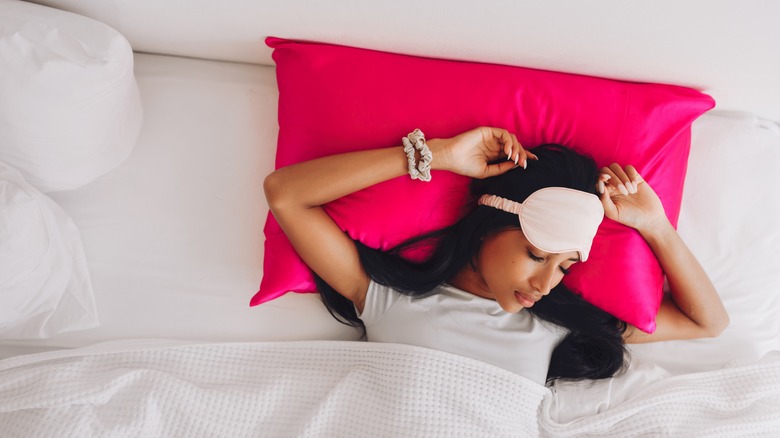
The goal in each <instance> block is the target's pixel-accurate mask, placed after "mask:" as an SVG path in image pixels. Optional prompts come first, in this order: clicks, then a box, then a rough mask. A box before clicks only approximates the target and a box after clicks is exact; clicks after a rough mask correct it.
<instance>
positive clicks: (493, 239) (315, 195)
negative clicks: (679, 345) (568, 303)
mask: <svg viewBox="0 0 780 438" xmlns="http://www.w3.org/2000/svg"><path fill="white" fill-rule="evenodd" d="M427 143H428V146H429V147H430V149H431V151H432V153H433V157H434V159H433V161H432V162H431V165H432V169H434V170H447V171H450V172H455V173H457V174H460V175H464V176H468V177H471V178H487V177H490V176H495V175H498V174H501V173H504V172H507V171H509V170H510V169H512V168H514V167H517V166H520V167H525V163H526V160H528V159H536V157H535V156H534V155H533V154H532V153H530V152H528V151H526V150H525V149H524V148H523V147H522V146H521V145H520V143H519V142H518V141H517V137H516V136H515V135H514V134H511V133H510V132H508V131H506V130H504V129H499V128H490V127H481V128H477V129H473V130H471V131H468V132H465V133H463V134H460V135H458V136H456V137H453V138H449V139H431V140H428V142H427ZM418 159H419V157H418ZM406 173H407V160H406V154H405V153H404V151H403V147H401V146H397V147H392V148H385V149H374V150H367V151H360V152H351V153H347V154H341V155H334V156H329V157H323V158H319V159H316V160H311V161H307V162H304V163H299V164H296V165H292V166H288V167H285V168H282V169H279V170H277V171H275V172H273V173H272V174H270V175H269V176H268V177H267V178H266V180H265V183H264V189H265V194H266V198H267V200H268V204H269V206H270V208H271V211H272V212H273V214H274V217H275V218H276V219H277V221H278V222H279V225H280V226H281V227H282V229H283V230H284V232H285V234H286V235H287V237H288V238H289V240H290V242H291V243H292V244H293V246H294V248H295V250H296V251H297V252H298V254H299V255H300V256H301V258H302V259H303V260H304V262H306V264H307V265H308V266H309V267H310V268H312V269H313V270H314V271H315V272H317V274H318V275H319V276H320V277H321V278H322V279H323V280H325V281H326V282H327V283H328V284H330V286H331V287H333V289H335V290H336V291H337V292H339V293H340V294H341V295H343V296H344V297H346V298H347V299H349V300H351V301H352V302H353V303H354V304H355V306H356V307H357V308H358V309H359V310H362V308H363V304H364V302H365V296H366V291H367V289H368V284H369V278H368V276H367V274H366V273H365V271H364V270H363V267H362V266H361V264H360V261H359V258H358V255H357V249H356V248H355V245H354V243H353V242H352V240H351V239H350V238H349V237H348V236H347V235H346V234H345V233H343V232H342V231H341V229H339V227H338V226H337V225H336V224H335V222H333V220H332V219H331V218H330V216H328V215H327V213H325V211H324V210H323V209H322V205H324V204H326V203H328V202H330V201H333V200H335V199H338V198H340V197H342V196H345V195H347V194H350V193H353V192H355V191H358V190H361V189H363V188H365V187H368V186H371V185H374V184H377V183H379V182H382V181H386V180H389V179H392V178H396V177H398V176H401V175H405V174H406ZM323 181H327V184H323V183H322V182H323ZM597 188H598V190H599V192H600V193H602V195H601V201H602V205H603V206H604V211H605V215H606V217H608V218H610V219H612V220H615V221H617V222H619V223H621V224H624V225H626V226H629V227H632V228H635V229H636V230H638V231H639V233H640V234H641V235H642V236H643V237H644V238H645V240H646V241H647V242H648V244H649V246H650V247H651V248H652V250H653V252H654V253H655V255H656V257H657V258H658V260H659V262H660V264H661V267H662V269H663V270H664V272H665V274H666V276H667V279H668V281H669V285H670V288H671V293H670V294H669V296H667V297H666V298H665V299H664V301H663V303H662V305H661V309H660V311H659V314H658V317H657V318H656V324H657V327H658V328H657V330H656V332H655V333H653V334H646V333H643V332H641V331H639V330H637V329H636V328H635V327H632V326H629V328H628V330H627V331H626V334H625V336H624V337H625V339H626V342H651V341H663V340H672V339H691V338H699V337H710V336H717V335H718V334H719V333H720V332H722V331H723V330H724V329H725V327H726V326H727V325H728V323H729V319H728V314H727V313H726V310H725V308H724V307H723V304H722V302H721V300H720V298H719V297H718V294H717V291H716V290H715V288H714V286H713V285H712V282H711V281H710V280H709V278H708V276H707V274H706V273H705V272H704V270H703V269H702V267H701V265H700V264H699V263H698V261H697V260H696V258H695V257H694V256H693V254H692V253H691V252H690V250H689V249H688V248H687V246H686V245H685V244H684V243H683V241H682V240H681V239H680V237H679V235H678V234H677V232H676V230H675V229H674V228H673V227H672V225H671V224H670V223H669V221H668V219H667V218H666V215H665V214H664V211H663V206H662V204H661V202H660V200H659V199H658V196H657V195H656V194H655V192H654V191H653V190H652V188H650V186H649V185H648V184H647V183H646V182H644V180H643V179H642V177H641V176H640V175H639V174H638V173H637V171H636V169H634V168H633V167H632V166H630V165H627V166H625V167H623V166H621V165H619V164H617V163H615V164H612V165H611V166H609V167H605V168H603V169H601V175H600V178H599V181H598V183H597ZM570 258H576V253H564V254H548V253H544V252H543V251H541V250H539V249H538V248H535V247H533V246H532V245H530V244H529V243H528V241H527V240H525V237H524V236H523V234H522V232H521V231H520V230H519V229H508V230H503V231H500V232H498V233H496V234H495V235H493V236H490V237H489V238H487V239H485V241H484V242H483V246H482V248H481V250H480V253H479V256H478V258H477V260H476V261H475V264H476V269H473V268H471V267H470V266H467V267H465V268H463V270H461V272H459V273H458V274H457V275H456V276H455V277H454V278H452V279H451V281H450V283H451V284H452V285H453V286H455V287H458V288H460V289H462V290H464V291H467V292H470V293H472V294H475V295H478V296H481V297H484V298H486V299H494V300H496V301H498V303H499V304H500V305H501V307H502V308H503V309H504V310H505V311H507V312H518V311H520V310H522V307H527V306H529V305H532V304H531V303H532V302H533V301H535V300H537V299H539V298H541V297H543V296H544V295H545V294H546V293H548V292H549V290H550V289H551V288H552V286H554V285H556V284H557V283H558V282H560V281H561V279H562V277H563V272H562V270H561V268H563V269H567V268H569V267H570V266H571V264H573V263H574V261H572V260H569V259H570ZM515 292H519V295H516V294H515Z"/></svg>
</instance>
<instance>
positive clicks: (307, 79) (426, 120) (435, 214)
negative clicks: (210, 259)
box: [250, 37, 715, 332]
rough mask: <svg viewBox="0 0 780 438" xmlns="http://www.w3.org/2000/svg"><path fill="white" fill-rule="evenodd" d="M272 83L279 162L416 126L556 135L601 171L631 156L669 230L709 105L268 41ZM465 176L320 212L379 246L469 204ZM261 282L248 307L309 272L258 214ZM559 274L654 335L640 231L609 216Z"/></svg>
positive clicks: (576, 78)
mask: <svg viewBox="0 0 780 438" xmlns="http://www.w3.org/2000/svg"><path fill="white" fill-rule="evenodd" d="M266 44H267V45H268V46H269V47H271V48H273V49H274V52H273V59H274V61H275V62H276V75H277V81H278V85H279V139H278V145H277V155H276V167H277V168H279V167H283V166H287V165H290V164H293V163H297V162H301V161H305V160H309V159H312V158H316V157H321V156H325V155H332V154H338V153H343V152H348V151H355V150H363V149H371V148H380V147H390V146H398V145H400V144H401V137H402V136H404V135H406V134H407V133H409V132H411V131H412V130H414V129H415V128H420V129H421V130H422V131H423V132H424V133H425V135H426V137H427V138H443V137H451V136H454V135H457V134H459V133H461V132H464V131H467V130H469V129H472V128H475V127H478V126H496V127H501V128H505V129H508V130H510V131H511V132H514V133H515V134H516V135H517V137H518V139H519V140H520V142H521V143H522V144H523V145H524V146H525V147H526V148H532V147H534V146H538V145H540V144H544V143H559V144H563V145H567V146H570V147H573V148H575V149H577V150H579V151H581V152H584V153H587V154H589V155H591V156H592V157H593V158H594V159H595V160H596V162H597V164H598V165H599V166H605V165H608V164H610V163H613V162H618V163H621V164H633V165H634V166H635V167H636V168H637V169H638V171H639V172H640V173H641V174H642V176H643V177H644V178H645V180H646V181H647V182H648V183H649V184H650V185H651V186H652V187H653V188H654V189H655V190H656V192H657V193H658V195H659V197H660V198H661V200H662V202H663V204H664V207H665V209H666V213H667V215H668V216H669V219H670V220H671V221H672V223H673V224H676V223H677V217H678V214H679V211H680V200H681V196H682V188H683V180H684V177H685V172H686V167H687V159H688V150H689V146H690V125H691V123H692V122H693V121H694V120H695V119H696V118H697V117H698V116H700V115H701V114H703V113H704V112H705V111H707V110H709V109H710V108H712V107H713V106H714V104H715V102H714V101H713V99H712V98H711V97H709V96H707V95H705V94H702V93H700V92H698V91H696V90H692V89H689V88H683V87H678V86H671V85H661V84H640V83H631V82H622V81H616V80H608V79H602V78H595V77H588V76H580V75H573V74H565V73H557V72H549V71H541V70H533V69H527V68H520V67H509V66H502V65H493V64H481V63H472V62H459V61H448V60H439V59H429V58H420V57H413V56H405V55H397V54H390V53H384V52H377V51H372V50H364V49H357V48H350V47H343V46H335V45H329V44H319V43H309V42H300V41H291V40H285V39H279V38H273V37H271V38H267V39H266ZM468 183H469V180H468V179H467V178H464V177H461V176H458V175H454V174H451V173H448V172H436V171H435V172H433V181H432V182H430V183H422V182H419V181H412V180H411V179H410V178H409V177H401V178H397V179H394V180H391V181H387V182H385V183H382V184H378V185H376V186H373V187H370V188H367V189H365V190H362V191H360V192H357V193H354V194H352V195H349V196H346V197H344V198H341V199H338V200H336V201H334V202H332V203H330V204H328V205H327V206H325V208H326V210H327V212H328V213H329V214H330V215H331V216H332V217H333V219H334V220H335V221H336V223H337V224H338V225H339V226H340V227H341V228H342V229H343V230H345V231H346V232H347V233H349V235H350V236H351V237H352V238H354V239H359V240H360V241H362V242H363V243H365V244H367V245H369V246H372V247H377V248H383V249H387V248H390V247H392V246H394V245H396V244H398V243H399V242H401V241H403V240H404V239H407V238H409V237H411V236H414V235H417V234H420V233H425V232H427V231H431V230H435V229H439V228H442V227H444V226H447V225H450V224H452V223H453V222H455V221H456V220H457V219H458V218H459V217H460V216H461V214H462V213H463V212H464V211H466V209H467V208H468V207H469V206H468V205H467V202H468V198H469V197H468ZM264 232H265V237H266V240H265V261H264V265H263V280H262V283H261V285H260V290H259V292H257V293H256V294H255V295H254V297H253V298H252V300H251V302H250V305H252V306H254V305H258V304H261V303H263V302H266V301H269V300H272V299H274V298H277V297H279V296H281V295H283V294H285V293H287V292H288V291H295V292H315V287H314V281H313V277H312V275H311V272H310V271H309V269H308V268H307V266H306V265H305V264H304V263H303V261H302V260H301V259H300V258H299V257H298V256H297V254H296V253H295V250H294V249H293V248H292V246H291V244H290V242H289V241H288V240H287V238H286V237H285V236H284V233H283V232H282V230H281V229H280V228H279V225H278V224H277V223H276V220H275V219H274V218H273V216H272V215H271V214H270V213H269V215H268V220H267V222H266V225H265V229H264ZM565 282H566V284H567V286H569V287H570V288H571V289H573V290H575V291H577V292H579V293H581V294H582V296H583V297H584V298H585V299H586V300H588V301H589V302H591V303H593V304H594V305H596V306H598V307H600V308H602V309H604V310H606V311H607V312H610V313H611V314H613V315H615V316H616V317H618V318H620V319H622V320H624V321H626V322H628V323H631V324H633V325H635V326H637V327H638V328H640V329H641V330H644V331H646V332H653V331H654V330H655V315H656V314H657V313H658V308H659V305H660V302H661V298H662V295H663V292H662V286H663V274H662V271H661V268H660V266H659V264H658V261H657V260H656V258H655V256H654V255H653V253H652V251H651V250H650V248H649V247H648V246H647V244H646V243H645V242H644V240H643V239H642V237H641V236H639V234H638V233H637V232H635V231H634V230H632V229H629V228H627V227H624V226H621V225H619V224H617V223H614V222H611V221H609V220H606V219H605V221H604V223H602V225H601V227H600V228H599V231H598V234H597V235H596V239H595V241H594V243H593V249H592V251H591V254H590V258H589V260H588V261H587V262H586V263H580V264H577V265H575V267H574V269H572V272H571V274H569V275H568V276H567V277H566V279H565Z"/></svg>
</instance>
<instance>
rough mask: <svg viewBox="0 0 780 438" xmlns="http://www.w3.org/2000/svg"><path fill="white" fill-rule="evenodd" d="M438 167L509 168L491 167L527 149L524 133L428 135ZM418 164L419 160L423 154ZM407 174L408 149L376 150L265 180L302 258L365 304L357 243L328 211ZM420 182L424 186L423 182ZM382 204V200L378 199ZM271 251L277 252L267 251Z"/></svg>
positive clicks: (484, 172) (477, 172)
mask: <svg viewBox="0 0 780 438" xmlns="http://www.w3.org/2000/svg"><path fill="white" fill-rule="evenodd" d="M428 146H429V147H430V149H431V152H432V153H433V160H432V162H431V167H432V169H440V170H450V171H454V172H457V173H460V174H462V175H466V176H472V177H477V178H484V177H488V176H493V175H497V174H499V173H503V172H506V171H507V170H509V169H511V168H512V167H514V166H515V163H514V162H510V161H503V162H501V163H499V164H490V162H491V161H493V160H496V159H498V158H499V155H503V156H504V157H507V155H508V154H509V153H510V149H511V156H512V158H513V159H516V160H518V162H521V163H522V162H523V161H524V160H525V159H526V157H531V156H532V154H527V153H526V152H525V151H524V150H523V148H522V147H521V146H520V144H519V143H518V142H517V138H515V136H514V135H512V134H510V133H509V132H508V131H506V130H503V129H497V128H478V129H475V130H472V131H469V132H466V133H464V134H461V135H459V136H457V137H454V138H451V139H446V140H435V139H434V140H429V141H428ZM418 161H419V157H418ZM407 171H408V167H407V158H406V154H405V153H404V150H403V147H400V146H399V147H392V148H386V149H373V150H367V151H360V152H352V153H346V154H340V155H333V156H329V157H324V158H319V159H316V160H311V161H307V162H304V163H300V164H295V165H292V166H288V167H284V168H282V169H279V170H277V171H275V172H273V173H271V174H270V175H269V176H268V177H266V179H265V182H264V189H265V195H266V199H267V200H268V205H269V207H270V208H271V212H272V213H273V215H274V217H275V218H276V220H277V222H278V223H279V225H280V226H281V228H282V230H284V233H285V235H286V236H287V238H288V239H289V240H290V242H291V243H292V245H293V247H294V248H295V250H296V252H297V253H298V255H300V256H301V258H302V259H303V261H304V262H305V263H306V264H307V265H308V266H309V267H310V268H311V269H312V270H314V272H316V273H317V275H319V276H320V277H321V278H322V279H323V280H325V281H326V282H327V283H328V284H329V285H330V286H331V287H332V288H333V289H334V290H336V291H337V292H339V293H340V294H341V295H343V296H344V297H346V298H347V299H349V300H351V301H352V302H353V303H355V305H356V306H357V308H358V309H362V307H363V302H364V300H365V294H366V290H367V289H368V283H369V278H368V276H367V275H366V273H365V271H364V270H363V268H362V266H361V264H360V260H359V258H358V253H357V249H356V248H355V245H354V242H353V241H352V240H351V239H350V238H349V236H347V235H346V234H345V233H344V232H343V231H341V229H340V228H339V227H338V225H336V223H335V222H334V221H333V220H332V219H331V218H330V216H328V214H327V213H325V211H324V210H323V209H322V205H324V204H327V203H328V202H330V201H333V200H335V199H338V198H340V197H342V196H345V195H348V194H350V193H353V192H356V191H358V190H361V189H364V188H366V187H369V186H371V185H374V184H377V183H380V182H383V181H387V180H389V179H392V178H396V177H399V176H402V175H406V174H407ZM420 184H425V183H424V182H420ZM378 202H381V200H378ZM267 256H272V255H270V254H268V255H267Z"/></svg>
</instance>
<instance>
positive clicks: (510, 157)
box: [506, 146, 512, 161]
mask: <svg viewBox="0 0 780 438" xmlns="http://www.w3.org/2000/svg"><path fill="white" fill-rule="evenodd" d="M511 159H512V146H509V153H508V154H506V160H507V161H509V160H511Z"/></svg>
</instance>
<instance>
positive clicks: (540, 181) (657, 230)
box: [265, 127, 728, 383]
mask: <svg viewBox="0 0 780 438" xmlns="http://www.w3.org/2000/svg"><path fill="white" fill-rule="evenodd" d="M403 143H404V144H405V147H400V146H399V147H395V148H386V149H375V150H367V151H360V152H353V153H347V154H342V155H335V156H329V157H324V158H320V159H316V160H312V161H308V162H304V163H300V164H296V165H293V166H289V167H285V168H282V169H279V170H277V171H275V172H274V173H272V174H271V175H269V176H268V177H267V178H266V180H265V192H266V197H267V199H268V203H269V206H270V208H271V210H272V212H273V214H274V216H275V218H276V219H277V221H278V222H279V224H280V225H281V227H282V229H283V230H284V232H285V234H286V235H287V237H288V238H289V240H290V242H292V244H293V246H294V247H295V249H296V251H297V252H298V254H299V255H300V256H301V258H302V259H303V260H304V261H305V262H306V264H307V265H308V266H309V267H310V268H311V269H312V270H313V271H314V272H315V273H316V274H317V276H318V277H319V279H320V281H319V282H318V285H319V287H320V291H321V293H322V294H323V299H324V301H325V303H326V306H327V307H328V309H329V310H330V311H331V313H332V314H334V316H336V315H338V317H340V319H342V320H345V321H346V322H348V323H350V324H352V325H358V326H360V325H362V326H364V327H365V329H366V335H367V338H368V340H369V341H379V342H399V343H409V344H415V345H421V346H425V347H429V348H436V349H440V350H444V351H450V352H453V353H457V354H461V355H464V356H470V357H473V358H476V359H480V360H483V361H485V362H490V363H493V364H495V365H498V366H501V367H504V368H506V369H509V370H512V371H514V372H516V373H518V374H521V375H524V376H526V377H529V378H530V379H532V380H535V381H537V382H539V383H543V382H544V381H545V380H548V381H549V380H553V379H557V378H565V379H582V378H605V377H611V376H613V375H615V373H617V372H619V371H620V370H621V369H623V366H624V359H623V358H624V342H629V343H631V342H650V341H661V340H671V339H691V338H699V337H710V336H717V335H718V334H719V333H720V332H721V331H722V330H723V329H724V328H725V327H726V326H727V325H728V315H727V313H726V311H725V309H724V307H723V305H722V303H721V301H720V299H719V297H718V295H717V292H716V291H715V288H714V287H713V285H712V283H711V281H710V280H709V278H708V277H707V275H706V273H705V272H704V270H703V269H702V267H701V266H700V265H699V263H698V262H697V261H696V259H695V258H694V256H693V254H692V253H691V252H690V251H689V250H688V248H687V247H686V246H685V244H684V243H683V242H682V241H681V240H680V238H679V236H678V235H677V233H676V231H675V229H674V228H673V227H672V226H671V224H670V223H669V221H668V219H667V218H666V215H665V214H664V210H663V206H662V205H661V202H660V200H659V199H658V197H657V195H656V194H655V192H654V191H653V190H652V189H651V188H650V187H649V186H648V184H647V183H645V182H644V181H643V179H642V177H641V176H640V175H639V174H638V173H637V171H636V170H635V169H634V168H633V167H632V166H630V165H629V166H625V167H621V166H620V165H618V164H613V165H611V166H609V167H608V168H603V169H601V170H600V171H599V170H598V169H597V167H596V166H595V164H594V163H593V161H592V160H590V159H589V158H586V157H583V156H581V155H579V154H576V153H574V152H572V151H571V150H568V149H566V148H563V147H555V146H545V147H540V148H537V149H536V150H535V151H534V153H532V152H529V151H526V150H525V149H523V147H522V146H521V145H520V143H519V142H518V141H517V138H516V137H515V135H513V134H510V133H509V132H508V131H506V130H504V129H498V128H489V127H482V128H477V129H474V130H471V131H468V132H465V133H463V134H461V135H458V136H456V137H453V138H450V139H433V140H430V141H428V142H427V143H426V142H425V139H424V138H423V137H422V134H421V133H420V132H419V131H415V132H414V133H412V134H410V135H409V136H408V137H407V139H404V141H403ZM415 149H417V150H415ZM430 169H438V170H447V171H450V172H455V173H458V174H460V175H464V176H468V177H471V178H475V182H474V184H473V186H472V189H473V192H474V195H475V199H479V206H478V207H477V208H476V209H474V210H473V212H471V213H470V214H468V215H467V216H466V217H464V218H463V219H462V220H461V221H459V222H458V223H456V224H455V225H453V226H452V227H449V228H446V229H444V230H441V231H439V232H435V233H432V234H431V235H428V236H423V237H422V238H418V239H414V240H412V241H409V242H407V243H405V244H402V245H400V246H399V247H398V248H396V249H394V250H393V251H390V252H389V253H382V252H380V251H376V250H372V249H370V248H367V247H365V246H364V245H362V244H360V243H359V242H355V241H353V240H352V239H350V238H349V237H348V236H347V235H346V234H345V233H343V232H342V231H341V229H339V227H338V226H337V225H336V224H335V222H333V220H332V219H331V218H330V217H329V216H328V215H327V214H326V213H325V211H324V210H323V209H322V205H323V204H326V203H328V202H330V201H333V200H335V199H337V198H339V197H342V196H344V195H347V194H350V193H352V192H355V191H358V190H361V189H363V188H365V187H368V186H371V185H373V184H377V183H379V182H382V181H386V180H389V179H392V178H396V177H399V176H401V175H404V174H406V173H407V172H408V173H409V174H410V176H412V177H413V178H417V179H422V180H426V179H427V178H429V170H430ZM323 182H325V183H323ZM420 184H423V183H422V182H421V183H420ZM542 189H546V190H542ZM597 194H598V196H597ZM556 197H557V198H556ZM561 201H562V203H561ZM556 203H557V204H556ZM599 204H600V206H599ZM594 206H595V207H594ZM523 210H525V211H523ZM604 215H606V217H608V218H610V219H612V220H615V221H617V222H619V223H621V224H624V225H627V226H630V227H633V228H635V229H636V230H638V231H639V233H641V235H642V236H643V237H644V238H645V240H646V241H647V243H648V244H649V246H650V247H651V248H652V250H653V251H654V253H655V255H656V257H657V258H658V260H659V262H660V264H661V267H662V268H663V270H664V272H665V274H666V276H667V279H668V282H669V286H670V289H671V294H670V295H669V297H667V298H665V300H664V301H663V303H662V305H661V308H660V311H659V314H658V316H657V319H656V324H657V329H656V331H655V332H654V333H653V334H647V333H644V332H641V331H640V330H637V329H636V328H635V327H633V326H627V325H626V324H624V323H622V322H619V321H617V320H616V319H615V318H613V317H611V316H610V315H608V314H606V313H605V312H603V311H601V310H599V309H596V308H595V307H593V306H591V305H590V304H588V303H586V302H584V301H583V300H581V299H580V298H578V297H577V295H575V294H573V293H571V292H569V291H568V290H566V288H565V287H564V286H563V285H562V284H561V280H562V278H563V276H564V275H565V274H566V273H567V272H568V270H569V269H570V268H571V266H572V265H574V264H575V263H578V262H579V261H585V260H586V259H587V254H588V252H589V249H590V243H591V241H592V239H593V236H594V235H595V229H596V227H597V226H598V223H599V222H600V221H601V218H602V217H603V216H604ZM526 216H528V217H531V218H530V219H529V218H528V217H526ZM534 218H535V219H534ZM421 243H422V244H430V243H433V244H435V245H436V246H435V250H434V252H433V255H432V256H431V258H430V260H428V261H426V262H425V263H422V264H413V263H409V262H406V261H405V260H404V259H403V258H401V257H400V256H399V255H398V254H399V253H401V252H402V251H403V250H404V249H408V248H410V247H413V246H415V245H417V244H421ZM334 291H335V293H333V292H334ZM543 297H545V298H544V299H543V300H542V298H543Z"/></svg>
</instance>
